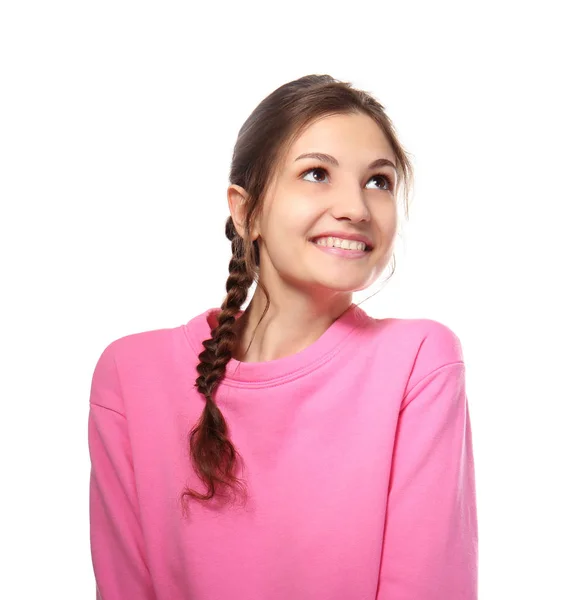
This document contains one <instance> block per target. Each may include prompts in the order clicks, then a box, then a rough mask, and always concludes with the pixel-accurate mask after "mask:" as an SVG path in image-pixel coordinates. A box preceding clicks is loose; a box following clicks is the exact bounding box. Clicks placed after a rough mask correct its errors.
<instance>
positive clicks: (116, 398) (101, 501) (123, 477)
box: [88, 345, 155, 600]
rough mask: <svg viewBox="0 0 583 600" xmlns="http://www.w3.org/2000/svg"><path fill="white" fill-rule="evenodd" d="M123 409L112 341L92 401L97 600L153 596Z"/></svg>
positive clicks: (90, 426) (90, 432)
mask: <svg viewBox="0 0 583 600" xmlns="http://www.w3.org/2000/svg"><path fill="white" fill-rule="evenodd" d="M122 411H123V407H122V398H121V392H120V386H119V379H118V374H117V369H116V364H115V358H114V356H113V353H112V349H111V345H110V346H108V348H106V350H105V351H104V352H103V354H102V355H101V356H100V358H99V360H98V362H97V366H96V367H95V371H94V373H93V379H92V383H91V394H90V403H89V424H88V441H89V454H90V461H91V473H90V484H89V513H90V514H89V521H90V544H91V558H92V563H93V570H94V573H95V582H96V600H122V599H123V600H128V598H140V600H155V594H154V589H153V585H152V581H151V578H150V573H149V571H148V567H147V562H146V555H145V544H144V539H143V537H142V531H141V526H140V517H139V511H138V502H137V493H136V485H135V481H134V472H133V465H132V455H131V448H130V443H129V439H128V429H127V421H126V418H125V416H124V415H123V412H122Z"/></svg>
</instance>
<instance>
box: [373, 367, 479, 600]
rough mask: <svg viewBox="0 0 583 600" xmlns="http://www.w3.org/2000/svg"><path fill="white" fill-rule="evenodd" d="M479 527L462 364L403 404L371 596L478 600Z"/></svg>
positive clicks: (440, 371) (435, 374)
mask: <svg viewBox="0 0 583 600" xmlns="http://www.w3.org/2000/svg"><path fill="white" fill-rule="evenodd" d="M477 577H478V528H477V514H476V494H475V480H474V460H473V454H472V433H471V426H470V417H469V412H468V402H467V397H466V392H465V366H464V363H463V362H461V361H455V362H451V363H449V364H445V365H444V366H442V367H439V368H437V369H434V370H433V371H432V372H430V373H429V374H428V375H426V376H425V377H423V378H422V379H421V380H420V381H419V382H417V383H416V384H415V385H414V386H413V388H411V390H410V391H409V392H408V393H407V395H406V396H405V398H404V399H403V402H402V404H401V410H400V415H399V424H398V426H397V432H396V439H395V448H394V454H393V463H392V471H391V479H390V484H389V495H388V509H387V521H386V525H385V538H384V547H383V556H382V560H381V570H380V577H379V589H378V593H377V600H389V599H390V600H445V599H447V600H476V599H477Z"/></svg>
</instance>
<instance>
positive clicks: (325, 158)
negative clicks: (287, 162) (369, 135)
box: [294, 152, 397, 171]
mask: <svg viewBox="0 0 583 600" xmlns="http://www.w3.org/2000/svg"><path fill="white" fill-rule="evenodd" d="M302 158H315V159H316V160H321V161H322V162H327V163H330V164H331V165H334V166H335V167H339V166H340V164H339V163H338V161H337V160H336V159H335V158H334V157H333V156H330V155H329V154H323V153H322V152H306V153H305V154H300V155H299V156H298V157H297V158H296V161H298V160H300V159H302ZM294 162H295V161H294ZM377 167H393V169H395V171H396V170H397V167H396V165H395V163H394V162H392V161H390V160H389V159H388V158H377V159H376V160H373V161H372V162H371V163H370V165H368V168H369V169H376V168H377Z"/></svg>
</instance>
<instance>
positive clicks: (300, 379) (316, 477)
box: [88, 304, 478, 600]
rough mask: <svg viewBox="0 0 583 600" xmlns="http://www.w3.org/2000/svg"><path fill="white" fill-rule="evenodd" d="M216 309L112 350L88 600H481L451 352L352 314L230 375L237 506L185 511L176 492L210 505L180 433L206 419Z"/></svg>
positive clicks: (92, 428) (105, 371)
mask: <svg viewBox="0 0 583 600" xmlns="http://www.w3.org/2000/svg"><path fill="white" fill-rule="evenodd" d="M217 310H218V309H217V308H213V309H209V310H207V311H206V312H204V313H202V314H200V315H198V316H196V317H194V318H193V319H192V320H190V321H189V322H188V323H186V324H185V325H181V326H178V327H174V328H169V329H159V330H154V331H146V332H141V333H135V334H132V335H127V336H125V337H122V338H119V339H117V340H115V341H113V342H112V343H110V344H109V345H108V346H107V347H106V348H105V350H104V351H103V353H102V354H101V356H100V357H99V360H98V362H97V365H96V367H95V371H94V374H93V379H92V383H91V397H90V406H89V419H88V421H89V422H88V426H89V428H88V433H89V436H88V441H89V451H90V457H91V474H90V494H89V499H90V537H91V555H92V563H93V569H94V572H95V578H96V584H97V598H98V599H102V600H475V599H476V598H477V578H478V577H477V574H478V567H477V564H478V528H477V515H476V497H475V479H474V477H475V476H474V461H473V453H472V434H471V427H470V417H469V413H468V400H467V396H466V391H465V365H464V362H463V355H462V349H461V345H460V342H459V339H458V338H457V336H456V335H455V334H454V333H453V332H452V331H451V330H450V329H449V328H448V327H447V326H445V325H443V324H441V323H439V322H437V321H433V320H430V319H398V318H386V319H374V318H372V317H370V316H368V315H367V314H366V313H365V312H364V311H363V310H362V309H361V308H359V307H358V306H356V305H355V304H352V305H351V306H350V308H349V309H348V310H347V311H345V312H344V313H343V314H342V315H341V316H340V317H339V318H338V319H337V320H336V321H334V323H333V324H332V325H331V326H330V327H329V328H328V329H327V330H326V332H325V333H324V334H323V335H322V336H321V337H320V338H319V339H317V340H316V341H315V342H314V343H312V344H311V345H310V346H308V347H307V348H305V349H304V350H302V351H300V352H298V353H296V354H294V355H290V356H286V357H284V358H280V359H277V360H273V361H268V362H261V363H245V362H239V361H237V360H234V359H232V360H231V361H230V362H229V363H228V364H227V373H226V378H225V379H224V380H223V381H222V382H221V383H220V385H219V387H218V388H217V397H216V398H217V404H218V406H219V408H220V409H221V411H222V413H223V415H224V417H225V419H226V421H227V425H228V427H229V432H230V438H231V440H232V442H233V444H234V445H235V447H236V448H237V450H238V451H239V453H240V454H241V456H242V459H243V462H244V467H243V471H242V470H241V467H239V468H238V471H237V476H238V477H242V478H243V479H244V480H245V481H246V484H247V490H248V500H247V504H243V503H242V502H240V503H239V504H233V503H231V504H223V505H221V506H219V505H217V504H213V502H211V503H209V502H208V501H207V502H206V503H205V502H201V501H195V500H193V501H189V504H188V506H189V511H188V512H183V511H182V509H181V503H180V493H181V492H182V490H183V489H184V487H185V485H186V484H188V485H189V486H190V487H193V488H194V489H196V490H197V491H199V492H203V491H205V488H204V486H203V485H202V483H201V482H200V480H199V479H198V477H197V475H196V474H195V472H194V470H193V469H192V467H191V465H190V461H189V456H188V432H189V431H190V429H191V427H192V426H193V425H194V424H195V423H196V422H197V421H198V418H199V416H200V413H201V411H202V409H203V407H204V397H203V396H202V395H201V394H199V393H198V391H197V390H196V389H195V388H194V387H193V385H194V382H195V380H196V377H197V376H198V374H197V372H196V364H197V357H198V354H199V353H200V352H201V351H202V350H203V346H202V341H203V340H205V339H208V338H209V337H210V329H211V326H214V324H215V323H216V321H214V320H212V319H213V318H214V317H216V311H217ZM239 314H241V313H239ZM208 319H211V322H210V324H209V320H208Z"/></svg>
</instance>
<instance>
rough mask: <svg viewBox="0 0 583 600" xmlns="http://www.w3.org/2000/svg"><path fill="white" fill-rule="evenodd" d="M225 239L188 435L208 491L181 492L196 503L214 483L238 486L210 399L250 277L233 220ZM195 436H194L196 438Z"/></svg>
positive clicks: (219, 418) (227, 355)
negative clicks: (223, 275) (197, 410)
mask: <svg viewBox="0 0 583 600" xmlns="http://www.w3.org/2000/svg"><path fill="white" fill-rule="evenodd" d="M225 235H226V236H227V238H228V239H229V240H230V241H231V249H232V253H233V256H232V258H231V260H230V262H229V276H228V278H227V283H226V290H227V296H226V298H225V300H224V302H223V304H222V305H221V310H220V312H219V314H218V317H217V321H218V324H217V326H216V327H215V328H213V329H212V331H211V338H210V339H207V340H204V341H203V343H202V344H203V346H204V348H205V349H204V350H203V351H202V352H201V353H200V354H199V356H198V359H199V364H198V365H197V371H198V373H199V376H198V378H197V380H196V383H195V387H196V388H198V391H199V392H200V393H201V394H202V395H203V396H204V397H205V398H206V405H205V408H204V410H203V413H202V417H201V420H200V421H199V424H198V425H197V426H196V427H195V428H194V429H193V430H192V431H191V432H190V440H189V445H190V456H191V461H192V464H193V466H194V468H195V470H196V471H197V472H198V474H199V475H200V477H201V478H202V479H203V481H204V482H205V483H206V485H207V487H208V493H207V494H206V495H202V494H198V493H197V492H195V491H194V490H190V489H187V490H186V491H185V492H183V496H184V495H188V496H191V497H194V498H197V499H200V500H209V499H210V498H212V497H213V496H214V494H215V489H216V485H217V483H222V484H226V485H230V484H236V485H240V482H239V481H238V480H237V478H236V477H235V475H234V474H233V469H234V464H235V459H236V455H237V451H236V449H235V447H234V446H233V444H232V442H231V441H230V440H229V438H228V428H227V423H226V422H225V419H224V417H223V415H222V413H221V411H220V410H219V408H218V406H217V405H216V403H215V401H214V399H213V393H214V391H215V390H216V388H217V386H218V384H219V383H220V381H221V379H222V378H223V377H224V375H225V370H226V365H227V363H228V362H229V360H230V359H231V357H232V354H233V351H234V349H235V346H236V343H237V335H236V333H235V331H234V325H235V321H236V314H237V312H238V311H239V310H240V308H241V306H242V304H243V303H244V302H245V300H246V298H247V294H248V291H249V288H250V287H251V284H252V283H253V277H252V275H251V274H250V272H249V270H248V269H247V263H246V260H245V244H244V240H243V239H242V238H241V237H240V236H239V234H238V233H237V231H236V229H235V226H234V223H233V220H232V218H231V217H229V218H228V220H227V223H226V227H225ZM197 434H198V435H197Z"/></svg>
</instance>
